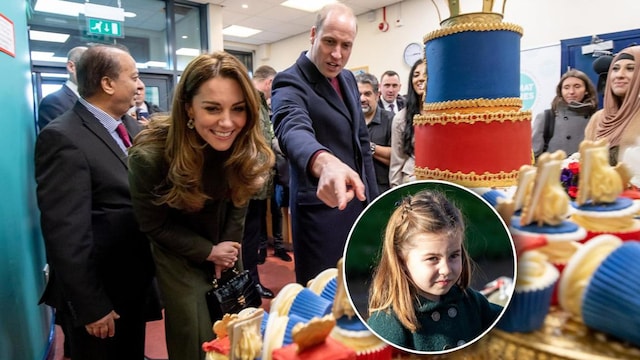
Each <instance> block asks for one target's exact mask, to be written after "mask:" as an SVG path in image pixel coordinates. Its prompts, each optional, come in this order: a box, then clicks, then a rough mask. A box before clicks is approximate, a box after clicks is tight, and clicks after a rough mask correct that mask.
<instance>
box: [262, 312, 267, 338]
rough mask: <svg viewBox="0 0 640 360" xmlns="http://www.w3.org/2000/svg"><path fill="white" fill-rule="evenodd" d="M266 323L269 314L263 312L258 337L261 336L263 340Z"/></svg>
mask: <svg viewBox="0 0 640 360" xmlns="http://www.w3.org/2000/svg"><path fill="white" fill-rule="evenodd" d="M267 322H269V313H268V312H266V311H265V312H264V315H263V316H262V322H261V323H260V336H262V338H264V331H265V330H266V329H267Z"/></svg>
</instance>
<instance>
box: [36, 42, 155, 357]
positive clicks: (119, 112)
mask: <svg viewBox="0 0 640 360" xmlns="http://www.w3.org/2000/svg"><path fill="white" fill-rule="evenodd" d="M76 65H77V76H78V92H79V93H80V98H79V99H78V101H77V102H76V104H75V105H74V106H73V108H72V109H71V110H69V111H67V112H65V113H64V114H63V115H61V116H59V117H58V118H56V119H55V120H54V121H52V122H51V123H50V124H49V125H47V126H46V127H45V128H43V129H42V131H41V132H40V134H39V135H38V138H37V141H36V150H35V166H36V181H37V185H38V186H37V198H38V205H39V208H40V212H41V218H40V222H41V226H42V234H43V237H44V241H45V248H46V254H47V261H48V263H49V266H50V268H51V273H50V274H51V276H50V280H49V282H48V284H47V286H46V288H45V292H44V294H43V296H42V300H41V301H43V302H44V303H46V304H48V305H50V306H52V307H54V308H55V309H56V316H58V317H60V323H61V324H62V327H63V328H64V332H65V336H66V337H69V338H70V340H71V341H70V345H71V354H70V355H71V357H72V358H73V359H74V360H79V359H105V360H107V359H109V360H110V359H143V358H144V340H145V306H144V304H145V296H146V295H147V293H148V290H149V287H150V284H151V280H152V277H153V271H154V268H153V262H152V258H151V253H150V248H149V243H148V241H147V239H146V238H145V236H144V235H143V234H142V233H141V232H140V230H139V229H138V224H137V222H136V219H135V216H134V213H133V208H132V204H131V197H130V194H129V183H128V166H127V145H130V143H129V141H130V139H132V138H133V136H135V135H136V134H137V133H138V132H139V131H140V128H139V125H138V124H137V122H136V121H135V120H134V119H132V118H131V117H129V116H128V115H125V114H126V112H127V110H128V109H129V108H130V107H131V105H132V103H133V97H134V95H135V93H136V89H137V86H138V81H139V79H138V70H137V69H136V64H135V61H134V59H133V58H132V57H131V55H129V53H128V52H127V51H126V50H124V49H122V48H119V47H115V46H108V45H96V46H93V47H90V48H89V49H87V50H86V51H85V53H84V54H83V56H82V57H81V58H80V60H79V61H78V63H77V64H76ZM122 125H124V129H123V130H118V129H119V128H120V129H121V128H122ZM118 131H120V134H119V133H118ZM126 135H128V136H129V139H127V138H126Z"/></svg>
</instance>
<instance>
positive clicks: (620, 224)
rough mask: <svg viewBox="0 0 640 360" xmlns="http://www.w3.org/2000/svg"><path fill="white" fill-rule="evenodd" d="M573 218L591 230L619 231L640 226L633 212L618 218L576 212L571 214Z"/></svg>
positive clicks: (630, 229)
mask: <svg viewBox="0 0 640 360" xmlns="http://www.w3.org/2000/svg"><path fill="white" fill-rule="evenodd" d="M571 220H572V221H573V222H575V223H576V224H578V225H580V226H582V227H583V228H585V229H587V230H589V231H595V232H602V233H617V232H624V231H632V230H637V229H639V228H640V224H639V222H638V221H637V220H635V219H634V216H633V214H629V215H625V216H620V217H616V218H610V217H609V218H605V217H594V216H587V215H582V214H579V213H574V214H573V215H571Z"/></svg>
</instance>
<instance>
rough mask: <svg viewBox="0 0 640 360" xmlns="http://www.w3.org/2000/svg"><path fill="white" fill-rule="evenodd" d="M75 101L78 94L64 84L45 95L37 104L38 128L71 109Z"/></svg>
mask: <svg viewBox="0 0 640 360" xmlns="http://www.w3.org/2000/svg"><path fill="white" fill-rule="evenodd" d="M76 101H78V96H76V93H74V92H73V90H71V89H70V88H69V87H68V86H67V85H66V84H64V85H62V87H61V88H60V89H58V90H56V91H55V92H52V93H51V94H49V95H47V96H45V97H44V98H43V99H42V100H41V101H40V105H39V106H38V127H39V128H40V130H42V129H43V128H44V127H45V126H47V124H49V123H50V122H51V121H53V119H55V118H57V117H58V116H60V115H62V114H63V113H64V112H65V111H67V110H69V109H71V108H72V107H73V105H74V104H75V103H76Z"/></svg>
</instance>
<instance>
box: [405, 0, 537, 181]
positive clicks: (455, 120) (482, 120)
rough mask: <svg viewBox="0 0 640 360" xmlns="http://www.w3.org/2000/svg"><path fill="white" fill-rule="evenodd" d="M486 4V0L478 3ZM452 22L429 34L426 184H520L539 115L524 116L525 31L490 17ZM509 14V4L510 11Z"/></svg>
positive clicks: (418, 149) (454, 5)
mask: <svg viewBox="0 0 640 360" xmlns="http://www.w3.org/2000/svg"><path fill="white" fill-rule="evenodd" d="M476 3H477V4H478V6H479V5H480V1H476ZM459 6H460V5H459V2H458V1H450V2H449V8H450V12H451V15H452V16H451V17H450V18H448V19H446V20H444V21H442V22H441V29H439V30H436V31H433V32H431V33H429V34H427V35H425V37H424V44H425V54H426V60H427V90H426V96H425V102H424V104H423V110H424V111H423V114H422V115H416V116H415V117H414V129H415V158H416V163H415V173H416V177H417V178H418V179H438V180H447V181H451V182H454V183H457V184H460V185H463V186H468V187H490V186H512V185H515V184H516V181H517V177H518V170H519V169H520V166H522V165H524V164H531V161H532V155H531V112H530V111H521V107H522V100H520V37H521V36H522V28H521V27H520V26H518V25H514V24H509V23H504V22H502V14H500V13H494V12H492V7H493V1H484V5H483V9H482V12H477V13H468V14H463V15H460V10H459ZM503 11H504V7H503Z"/></svg>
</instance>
